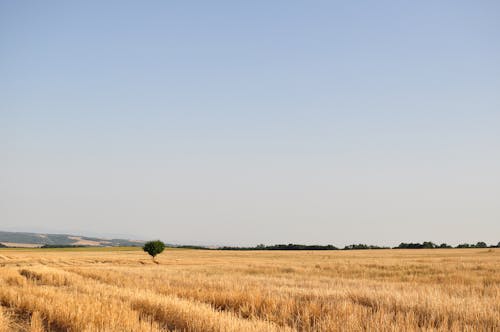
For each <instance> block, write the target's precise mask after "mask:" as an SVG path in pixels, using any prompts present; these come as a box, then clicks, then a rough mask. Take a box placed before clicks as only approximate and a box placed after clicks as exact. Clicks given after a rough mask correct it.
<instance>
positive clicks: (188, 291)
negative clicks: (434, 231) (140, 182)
mask: <svg viewBox="0 0 500 332" xmlns="http://www.w3.org/2000/svg"><path fill="white" fill-rule="evenodd" d="M157 260H158V261H159V264H154V263H153V262H152V261H151V259H150V258H149V256H147V255H146V254H145V253H143V252H141V251H139V250H137V249H135V250H128V249H126V248H125V249H122V250H111V249H108V250H67V249H65V250H43V249H31V250H30V249H19V250H10V249H1V250H0V304H1V306H0V330H1V331H11V330H14V331H16V330H18V331H46V330H50V331H66V330H70V331H159V330H187V331H297V330H299V331H336V330H342V331H359V330H371V331H411V330H433V331H439V330H456V331H463V330H469V331H472V330H474V331H499V330H500V250H499V249H464V250H460V249H452V250H447V249H444V250H440V249H434V250H366V251H314V252H312V251H307V252H303V251H287V252H282V251H280V252H278V251H258V252H243V251H207V250H166V251H165V252H164V253H163V254H161V255H160V256H158V259H157Z"/></svg>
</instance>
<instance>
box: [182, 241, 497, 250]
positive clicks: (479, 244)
mask: <svg viewBox="0 0 500 332" xmlns="http://www.w3.org/2000/svg"><path fill="white" fill-rule="evenodd" d="M183 247H190V248H192V249H208V248H206V247H201V246H183ZM452 248H500V242H498V244H496V245H487V244H486V243H485V242H482V241H480V242H477V243H476V244H468V243H461V244H459V245H457V246H455V247H453V246H451V245H448V244H446V243H441V244H435V243H434V242H431V241H424V242H422V243H405V242H402V243H400V244H399V245H398V246H396V247H392V248H391V247H384V246H375V245H368V244H363V243H359V244H350V245H347V246H345V247H344V248H338V247H335V246H334V245H331V244H328V245H304V244H294V243H289V244H275V245H269V246H268V245H264V244H259V245H257V246H255V247H232V246H224V247H219V248H216V249H217V250H367V249H452Z"/></svg>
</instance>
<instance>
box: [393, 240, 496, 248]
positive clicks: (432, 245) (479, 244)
mask: <svg viewBox="0 0 500 332" xmlns="http://www.w3.org/2000/svg"><path fill="white" fill-rule="evenodd" d="M436 248H500V242H498V244H497V245H491V246H488V245H487V244H486V242H482V241H480V242H477V243H476V244H468V243H461V244H459V245H457V246H456V247H452V246H450V245H448V244H446V243H441V244H439V245H437V244H435V243H433V242H424V243H401V244H399V246H397V247H394V249H436Z"/></svg>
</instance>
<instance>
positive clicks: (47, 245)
mask: <svg viewBox="0 0 500 332" xmlns="http://www.w3.org/2000/svg"><path fill="white" fill-rule="evenodd" d="M87 247H91V246H86V245H80V244H44V245H43V246H41V247H40V248H42V249H50V248H87Z"/></svg>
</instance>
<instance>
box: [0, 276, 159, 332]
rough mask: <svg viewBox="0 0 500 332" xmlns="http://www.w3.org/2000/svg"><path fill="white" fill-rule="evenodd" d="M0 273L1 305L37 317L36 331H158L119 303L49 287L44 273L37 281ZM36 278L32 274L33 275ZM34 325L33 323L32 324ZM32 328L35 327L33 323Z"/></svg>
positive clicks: (95, 295) (68, 288)
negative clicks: (3, 284)
mask: <svg viewBox="0 0 500 332" xmlns="http://www.w3.org/2000/svg"><path fill="white" fill-rule="evenodd" d="M26 271H28V270H24V274H23V275H21V274H19V273H18V274H17V276H16V274H15V273H17V271H9V272H6V271H2V273H1V274H0V282H1V283H5V285H8V287H0V302H1V303H2V304H3V305H4V306H8V307H11V308H13V310H16V311H17V312H19V313H24V314H28V315H30V316H32V317H33V314H34V313H36V314H35V317H38V318H37V319H38V321H39V322H38V327H39V329H43V325H45V326H46V328H47V329H48V330H50V331H159V330H160V328H159V326H158V325H157V324H156V323H152V322H147V321H144V320H141V319H140V316H139V314H138V313H137V312H135V311H134V310H132V309H131V308H128V307H124V306H123V305H122V303H121V301H119V300H117V299H115V298H114V297H111V296H108V295H106V294H102V293H93V294H88V293H83V292H79V291H78V290H76V289H71V288H70V287H68V286H67V285H62V284H61V283H60V281H57V282H55V285H56V286H55V287H54V286H48V284H49V283H50V282H52V281H54V280H62V279H57V278H54V277H51V278H49V279H47V280H46V279H44V277H43V272H42V273H36V276H37V277H38V279H37V278H33V276H30V277H27V273H26ZM34 275H35V273H34ZM32 323H33V321H32ZM32 325H35V324H34V323H33V324H32Z"/></svg>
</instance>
